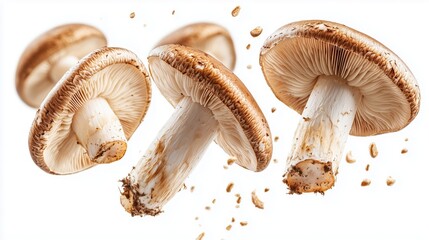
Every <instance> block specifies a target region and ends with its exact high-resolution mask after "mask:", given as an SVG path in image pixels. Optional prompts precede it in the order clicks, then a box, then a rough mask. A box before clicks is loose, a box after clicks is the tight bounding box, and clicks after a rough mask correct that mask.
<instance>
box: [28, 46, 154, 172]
mask: <svg viewBox="0 0 429 240" xmlns="http://www.w3.org/2000/svg"><path fill="white" fill-rule="evenodd" d="M150 84H151V83H150V80H149V75H148V73H147V71H146V68H145V67H144V65H143V63H142V62H141V61H140V59H139V58H138V57H137V56H136V55H135V54H134V53H132V52H131V51H129V50H126V49H122V48H108V47H105V48H101V49H98V50H95V51H93V52H92V53H90V54H88V55H87V56H86V57H84V58H83V59H81V60H80V61H79V63H78V64H77V65H76V66H74V67H73V68H71V69H70V70H69V71H68V72H67V73H66V74H65V75H64V77H63V78H62V79H61V80H60V81H59V82H58V83H57V85H56V86H55V87H54V88H53V89H52V91H51V92H50V93H49V95H48V96H47V97H46V99H45V100H44V101H43V102H42V104H41V106H40V108H39V110H38V111H37V114H36V116H35V119H34V121H33V125H32V127H31V130H30V135H29V140H28V142H29V149H30V154H31V157H32V158H33V160H34V162H35V163H36V164H37V165H38V166H39V167H40V168H42V169H43V170H45V171H46V172H48V173H52V174H70V173H75V172H79V171H82V170H84V169H87V168H89V167H92V166H94V165H95V163H94V162H92V161H90V159H89V157H88V154H87V153H86V151H85V149H84V148H83V147H82V146H81V145H80V144H79V142H78V140H77V138H76V134H75V133H74V132H73V131H72V129H71V124H72V121H73V116H74V114H75V113H76V112H77V111H78V110H79V109H80V108H81V107H82V106H83V105H84V104H85V102H86V101H88V100H90V99H94V98H98V97H101V98H104V99H106V100H107V102H108V103H109V105H110V107H111V109H112V110H113V112H114V113H115V114H116V116H117V117H118V119H119V120H120V122H121V124H122V127H123V131H124V133H125V137H126V138H127V139H129V138H130V137H131V135H132V134H133V133H134V131H135V130H136V128H137V127H138V126H139V125H140V123H141V121H142V120H143V117H144V116H145V114H146V111H147V109H148V107H149V103H150V99H151V85H150Z"/></svg>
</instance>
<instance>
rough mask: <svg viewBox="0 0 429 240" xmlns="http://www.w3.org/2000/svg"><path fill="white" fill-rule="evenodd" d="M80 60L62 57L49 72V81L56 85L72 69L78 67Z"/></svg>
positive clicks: (72, 57)
mask: <svg viewBox="0 0 429 240" xmlns="http://www.w3.org/2000/svg"><path fill="white" fill-rule="evenodd" d="M78 61H79V59H78V58H77V57H76V56H72V55H68V56H62V58H61V59H58V60H57V61H56V62H55V63H53V64H52V68H51V69H50V71H49V79H50V80H51V81H52V82H53V83H56V82H58V81H59V80H60V79H61V78H62V77H63V75H64V73H66V72H67V71H68V70H69V69H70V68H71V67H73V66H74V65H76V63H77V62H78Z"/></svg>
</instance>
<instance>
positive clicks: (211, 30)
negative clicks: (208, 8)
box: [156, 22, 236, 70]
mask: <svg viewBox="0 0 429 240" xmlns="http://www.w3.org/2000/svg"><path fill="white" fill-rule="evenodd" d="M166 44H180V45H185V46H189V47H192V48H196V49H199V50H201V51H203V52H206V53H208V54H210V55H212V56H213V57H215V58H216V59H218V60H219V61H220V62H222V63H223V64H224V65H225V66H226V67H228V68H229V69H231V70H233V69H234V67H235V63H236V53H235V47H234V42H233V40H232V37H231V34H230V33H229V31H228V30H227V29H226V28H225V27H223V26H221V25H219V24H215V23H210V22H199V23H192V24H188V25H185V26H182V27H180V28H178V29H176V30H175V31H173V32H171V33H170V34H168V35H166V36H164V37H163V38H162V39H161V40H160V41H159V42H158V43H157V45H156V46H157V47H158V46H162V45H166Z"/></svg>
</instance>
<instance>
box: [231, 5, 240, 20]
mask: <svg viewBox="0 0 429 240" xmlns="http://www.w3.org/2000/svg"><path fill="white" fill-rule="evenodd" d="M240 10H241V7H240V6H237V7H235V8H234V9H232V11H231V15H232V16H233V17H237V16H238V14H239V13H240Z"/></svg>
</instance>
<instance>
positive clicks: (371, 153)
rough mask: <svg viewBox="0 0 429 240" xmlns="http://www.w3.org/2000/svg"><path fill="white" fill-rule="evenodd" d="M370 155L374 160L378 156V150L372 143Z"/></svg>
mask: <svg viewBox="0 0 429 240" xmlns="http://www.w3.org/2000/svg"><path fill="white" fill-rule="evenodd" d="M369 154H370V155H371V157H372V158H376V157H377V156H378V149H377V145H375V143H371V144H370V145H369Z"/></svg>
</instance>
